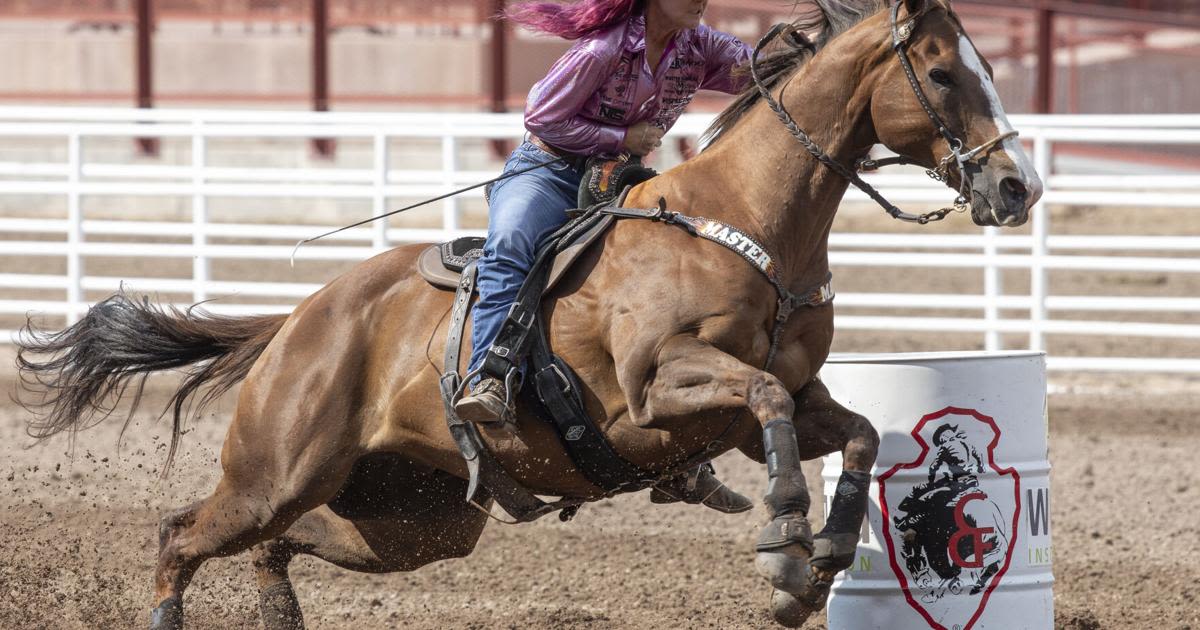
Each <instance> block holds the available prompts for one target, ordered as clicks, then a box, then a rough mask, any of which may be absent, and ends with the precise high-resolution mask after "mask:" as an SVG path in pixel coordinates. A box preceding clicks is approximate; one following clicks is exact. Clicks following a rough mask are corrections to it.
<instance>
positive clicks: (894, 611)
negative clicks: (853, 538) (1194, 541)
mask: <svg viewBox="0 0 1200 630" xmlns="http://www.w3.org/2000/svg"><path fill="white" fill-rule="evenodd" d="M821 379H822V380H823V381H824V382H825V384H826V385H827V386H828V387H829V391H830V392H831V393H832V395H833V398H834V399H835V400H837V401H838V402H840V403H842V404H843V405H845V406H846V407H848V408H850V409H852V410H854V411H856V412H858V413H860V414H862V415H864V416H866V417H867V418H868V419H869V420H870V421H871V424H872V425H873V426H874V427H875V429H876V430H878V431H879V436H880V447H879V457H878V459H877V460H876V462H875V469H874V470H873V471H872V478H871V492H870V495H871V500H870V505H869V508H868V522H867V523H864V526H863V529H862V538H861V539H860V541H859V546H858V556H857V558H856V559H855V562H854V566H853V567H852V568H851V569H850V570H848V571H846V572H844V573H843V574H842V575H841V576H839V577H838V579H837V580H836V581H835V582H834V585H833V592H832V594H831V596H830V599H829V627H830V629H831V630H867V629H871V628H879V629H885V628H886V629H888V630H906V629H925V628H934V629H941V630H968V629H971V628H975V629H981V630H982V629H996V630H1020V629H1023V628H1030V629H1042V628H1052V627H1053V624H1054V601H1053V590H1052V589H1053V584H1054V578H1053V576H1052V574H1051V565H1050V560H1051V545H1050V478H1049V473H1050V464H1049V462H1048V461H1047V443H1046V432H1047V420H1046V362H1045V356H1044V354H1043V353H1041V352H964V353H907V354H891V355H840V356H839V355H834V356H832V357H830V360H829V361H828V362H826V364H825V367H824V368H823V369H822V370H821ZM841 470H842V461H841V457H840V455H837V454H835V455H832V456H830V457H828V458H826V461H825V466H824V473H823V478H824V482H825V484H824V486H825V510H826V512H828V510H829V505H830V501H831V498H832V496H833V493H834V492H835V491H836V486H837V481H838V477H839V475H840V474H841Z"/></svg>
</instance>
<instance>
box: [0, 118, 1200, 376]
mask: <svg viewBox="0 0 1200 630" xmlns="http://www.w3.org/2000/svg"><path fill="white" fill-rule="evenodd" d="M1013 119H1014V123H1015V125H1016V126H1017V127H1018V128H1019V129H1020V130H1021V133H1022V138H1023V139H1024V140H1025V141H1026V142H1027V143H1029V145H1030V148H1031V150H1032V156H1033V158H1034V161H1035V163H1036V164H1037V167H1038V170H1039V172H1041V173H1042V174H1043V179H1044V180H1045V182H1046V194H1045V196H1044V198H1043V201H1042V202H1041V203H1040V204H1039V206H1038V207H1037V208H1035V212H1034V215H1033V217H1034V218H1033V221H1032V230H1031V233H1030V234H1007V233H1003V232H1001V231H999V230H998V229H995V228H985V229H982V230H980V231H979V232H978V233H974V234H921V235H912V234H904V235H898V234H883V233H857V232H855V233H835V234H834V235H833V236H832V237H831V239H830V244H831V254H830V260H831V262H832V264H833V265H834V266H835V268H842V269H843V270H844V269H847V268H851V267H897V266H899V267H904V268H911V269H924V268H932V269H947V268H957V269H973V270H979V271H980V272H981V273H982V274H983V280H984V282H983V287H984V290H983V291H982V292H981V293H979V294H967V295H963V294H945V293H894V292H880V293H854V292H848V293H842V294H840V295H839V296H838V301H839V304H840V305H841V306H842V307H843V309H841V310H840V311H839V315H838V319H837V324H838V326H839V328H843V329H858V330H889V331H896V330H911V331H956V332H966V333H979V334H981V335H982V336H983V339H984V343H983V345H984V347H985V348H987V349H1000V348H1001V347H1002V342H1003V341H1005V339H1006V338H1005V337H1002V336H1004V335H1009V336H1010V337H1008V338H1007V339H1008V341H1009V343H1010V345H1011V335H1012V334H1014V333H1015V334H1021V335H1024V336H1026V338H1027V340H1028V341H1027V347H1029V348H1031V349H1044V348H1045V347H1046V339H1045V338H1046V336H1047V335H1054V336H1059V335H1063V336H1067V335H1086V336H1100V337H1107V336H1112V337H1138V336H1145V337H1158V338H1165V339H1181V340H1187V339H1200V319H1197V318H1196V317H1195V316H1196V314H1197V313H1200V298H1196V297H1191V296H1188V295H1148V296H1140V297H1135V296H1129V295H1108V296H1105V295H1056V294H1052V293H1051V292H1050V290H1049V287H1048V282H1047V278H1048V274H1049V273H1050V272H1052V271H1061V270H1073V271H1079V272H1156V273H1169V274H1185V275H1189V276H1191V275H1194V274H1197V273H1200V257H1198V256H1197V255H1196V253H1197V252H1200V236H1197V235H1190V234H1170V235H1157V236H1156V235H1137V234H1124V235H1103V234H1082V235H1081V234H1054V233H1052V232H1051V222H1050V213H1049V212H1047V211H1046V206H1047V205H1049V204H1054V205H1067V206H1071V205H1075V206H1127V207H1140V208H1179V209H1180V211H1181V212H1187V211H1190V210H1200V173H1176V174H1170V175H1164V174H1146V173H1145V172H1130V173H1129V174H1117V175H1107V174H1106V175H1095V174H1088V173H1079V172H1071V171H1070V169H1063V168H1060V169H1059V170H1057V171H1055V172H1051V169H1050V165H1051V164H1053V163H1054V162H1053V160H1054V158H1055V153H1054V151H1055V145H1056V143H1071V144H1072V145H1080V144H1106V145H1122V144H1137V145H1138V146H1139V147H1140V148H1144V147H1146V146H1148V145H1161V146H1169V147H1181V146H1186V147H1191V148H1195V147H1197V146H1200V115H1168V116H1040V117H1038V116H1015V117H1013ZM709 120H710V117H709V116H707V115H688V116H685V117H683V118H682V119H681V120H680V122H679V124H677V125H676V127H675V128H674V129H672V131H671V134H670V136H671V137H681V138H682V137H686V138H694V137H695V136H696V135H698V134H699V133H700V132H701V131H702V130H703V129H704V127H705V126H706V125H707V123H708V122H709ZM521 133H522V128H521V120H520V116H519V115H513V114H373V113H344V112H338V113H324V114H315V113H309V112H258V111H205V110H132V109H89V108H23V107H8V108H0V143H2V144H3V146H7V147H22V146H24V145H29V146H31V147H32V146H33V145H35V144H37V143H43V144H44V143H47V142H49V143H51V144H53V145H54V146H55V147H56V149H55V150H56V151H57V153H58V157H59V158H60V159H48V158H46V157H45V156H43V155H41V154H36V151H34V150H33V149H30V151H29V156H24V155H17V156H16V157H15V158H14V157H11V156H13V155H14V152H13V151H5V152H4V159H3V160H0V202H3V201H4V200H5V199H6V198H7V199H10V200H11V199H14V198H26V197H28V196H35V197H38V198H60V199H65V202H66V213H65V214H66V216H65V218H48V217H47V216H46V213H41V214H40V215H38V214H34V215H32V216H30V215H26V216H13V212H11V211H6V212H4V213H3V215H2V216H0V257H13V258H12V259H17V258H25V259H29V258H31V257H38V258H57V259H63V260H65V261H66V265H65V266H66V272H65V274H61V275H54V274H41V273H10V271H12V270H11V269H0V291H4V292H5V294H6V295H9V296H11V295H13V294H14V292H17V293H19V292H20V291H23V290H24V291H38V292H40V293H39V294H38V295H39V296H41V297H40V298H39V299H4V300H0V316H4V315H8V316H9V317H10V319H11V317H12V316H13V315H17V314H23V313H26V312H29V311H38V312H44V313H48V314H55V315H61V316H63V317H65V318H66V320H67V321H71V320H72V319H74V318H77V317H79V316H80V315H81V314H82V313H83V312H85V311H86V309H87V307H88V302H87V300H85V299H84V296H85V295H86V293H87V292H89V291H110V290H114V289H116V288H117V287H118V286H119V285H120V283H121V282H123V281H124V282H129V283H132V284H133V285H134V286H136V287H137V288H138V289H139V290H147V291H159V292H164V293H171V294H177V295H178V294H183V295H189V296H190V298H191V299H192V300H194V301H199V300H205V299H209V298H211V297H215V296H221V295H229V294H237V295H239V296H240V297H241V298H243V299H245V298H271V299H274V300H276V301H277V300H279V299H284V300H286V301H292V302H294V301H296V300H298V299H300V298H302V297H304V296H306V295H308V294H310V293H311V292H313V291H315V290H316V289H317V288H319V285H318V284H314V283H300V282H291V283H289V282H269V281H261V280H257V279H255V278H239V279H237V280H236V281H230V280H216V279H214V278H213V277H212V272H211V268H212V263H213V262H214V261H227V260H286V259H288V258H289V257H290V256H291V254H292V245H291V243H292V242H294V241H296V240H299V239H300V238H304V237H308V236H311V235H313V234H315V233H319V232H321V231H324V230H325V229H329V228H332V227H334V226H325V225H313V224H299V223H296V222H293V223H287V222H286V221H285V222H284V223H282V224H278V223H271V224H269V225H268V224H266V223H262V222H256V221H255V217H254V216H250V215H247V216H246V217H244V219H241V218H240V219H239V220H238V222H216V221H212V220H210V219H209V203H210V201H211V200H212V199H215V198H222V199H226V198H263V199H289V200H296V199H305V200H322V201H329V200H360V201H366V202H369V206H368V207H369V211H370V213H371V214H380V213H382V212H384V211H386V210H388V209H389V203H390V202H391V201H392V200H395V199H400V198H418V197H424V196H433V195H438V194H442V193H445V192H447V191H449V190H452V189H454V188H456V187H460V186H462V185H464V184H468V183H473V182H476V181H479V180H483V179H487V178H489V177H492V176H494V173H495V169H496V168H498V165H497V164H493V165H492V168H491V169H480V168H478V167H477V168H474V169H466V168H461V167H460V164H461V163H462V162H463V158H464V157H465V156H464V152H465V151H466V149H465V148H464V145H466V144H469V143H473V144H472V146H475V145H480V144H481V143H480V142H479V141H481V140H512V139H516V138H519V137H520V135H521ZM146 136H154V137H159V138H176V139H180V140H181V141H182V142H184V143H185V144H186V146H187V147H188V148H187V149H186V153H185V155H186V157H187V159H186V160H184V163H177V164H172V163H163V161H160V162H159V163H140V162H141V160H133V159H130V160H126V161H118V160H113V159H112V158H111V157H110V158H109V159H107V160H105V159H102V158H103V157H104V155H108V154H111V153H114V152H113V151H107V152H104V151H101V152H94V151H92V152H89V151H87V150H85V149H87V148H89V147H91V146H92V143H101V142H108V143H111V142H112V141H113V139H118V140H128V139H132V138H140V137H146ZM310 138H331V139H335V140H341V141H354V142H360V143H363V146H365V147H369V149H367V150H366V151H367V152H368V153H369V157H370V159H369V160H360V161H359V162H360V163H359V164H357V165H356V166H354V167H346V168H341V167H339V168H329V167H328V166H323V167H314V166H312V165H310V164H306V165H302V166H297V167H280V166H273V165H253V166H230V165H214V164H210V163H209V147H210V146H211V144H212V143H213V142H225V141H229V140H231V139H243V140H253V141H255V142H260V143H267V145H266V146H267V149H266V150H267V151H270V150H271V148H270V146H269V143H270V142H280V141H288V140H292V139H310ZM414 139H417V140H420V139H425V141H426V144H427V145H428V146H431V147H436V148H434V149H432V151H434V153H435V154H434V155H430V156H429V157H430V160H428V161H427V162H426V163H425V164H424V168H419V169H409V168H401V167H399V166H396V165H393V164H390V163H389V162H390V160H389V155H390V149H391V148H392V147H393V146H394V143H397V142H402V141H411V140H414ZM431 140H436V142H430V141H431ZM63 148H65V151H63V150H62V149H63ZM51 152H52V153H53V152H54V151H51ZM664 153H665V155H664V156H661V157H660V160H662V162H663V163H661V164H660V166H669V165H670V163H672V162H674V161H677V160H678V159H679V156H678V154H677V153H675V154H672V153H671V152H669V151H665V152H664ZM35 154H36V155H35ZM130 155H132V153H130ZM471 157H472V158H474V159H473V160H472V163H479V162H480V161H481V160H480V159H479V157H480V156H479V155H472V156H471ZM62 158H65V159H62ZM135 162H139V163H135ZM867 179H868V180H869V181H872V182H873V183H874V184H876V185H877V186H879V187H880V188H881V189H882V190H883V191H884V193H885V194H886V195H887V196H888V197H889V198H891V199H893V200H895V201H897V202H906V203H913V204H921V203H931V204H932V203H941V202H944V201H945V200H946V198H947V195H948V194H949V193H948V191H946V190H945V189H944V188H943V187H942V186H941V185H940V184H937V183H936V182H932V181H930V180H929V179H928V178H926V177H924V175H922V174H920V173H919V172H908V173H902V174H887V175H883V174H876V175H872V176H869V177H868V178H867ZM141 197H165V198H172V199H178V200H184V203H185V204H187V205H188V207H189V212H190V215H191V216H190V219H191V220H190V221H169V220H125V219H120V220H114V219H111V218H110V219H95V218H88V217H86V216H85V214H86V213H85V211H84V204H83V200H84V199H85V198H88V199H103V198H120V199H134V198H141ZM466 198H467V199H478V198H479V196H478V194H475V196H474V197H472V196H470V195H468V196H466ZM846 199H847V202H848V203H849V202H854V201H861V200H865V197H864V196H863V195H861V194H860V193H857V192H856V191H852V192H851V193H850V194H848V195H847V198H846ZM461 201H462V200H461V199H450V200H447V201H446V202H443V203H442V204H441V214H440V225H439V226H438V227H434V228H422V229H413V228H399V227H393V226H389V225H388V224H387V223H385V222H377V223H375V224H372V225H369V226H364V227H361V228H355V229H352V230H347V231H345V232H342V233H340V234H337V235H335V236H333V237H331V238H330V239H329V240H330V241H331V242H333V243H336V244H333V245H323V246H319V247H308V248H305V249H303V250H301V257H302V259H305V260H330V261H353V260H359V259H362V258H365V257H368V256H370V255H373V254H376V253H378V252H380V251H383V250H385V249H387V248H389V247H391V246H393V245H396V244H400V243H407V242H422V241H436V240H443V239H446V238H450V237H454V236H459V235H463V234H478V233H479V230H478V229H474V230H472V229H466V228H464V227H463V226H462V225H461V223H462V219H463V213H462V208H461ZM364 218H365V217H364ZM264 235H269V236H264ZM96 237H106V238H107V237H121V238H122V239H123V240H122V241H121V242H96V241H94V240H93V239H94V238H96ZM51 239H52V240H51ZM181 239H183V240H186V241H187V242H182V243H181V242H179V241H180V240H181ZM222 239H257V240H264V239H270V240H278V241H279V244H275V245H246V244H228V243H220V242H212V241H214V240H222ZM130 241H132V242H130ZM164 241H166V242H164ZM1114 253H1116V254H1118V255H1114ZM99 258H121V259H130V258H132V259H139V260H142V259H144V260H146V261H154V260H159V259H182V260H189V259H190V260H191V261H192V265H191V269H192V273H191V275H190V277H180V278H151V277H135V278H121V277H114V276H111V275H108V276H102V275H94V274H90V273H88V271H87V265H86V264H85V262H86V261H87V260H92V259H99ZM1014 269H1015V270H1020V271H1022V272H1027V273H1028V285H1029V290H1028V291H1026V292H1023V293H1020V294H1014V293H1012V292H1011V291H1009V292H1006V291H1005V287H1004V286H1003V282H1002V277H1003V276H1002V272H1003V271H1004V270H1014ZM835 273H836V269H835ZM1010 273H1011V272H1010ZM47 290H52V291H58V292H60V294H61V299H58V300H47V299H45V298H44V294H45V291H47ZM268 301H270V300H268ZM930 304H936V305H938V306H939V308H942V309H950V310H966V311H974V312H977V313H978V316H976V317H958V316H955V317H941V316H939V317H927V316H918V315H912V314H910V313H911V311H914V310H922V311H927V310H929V308H930V307H929V305H930ZM290 308H291V307H290V306H288V305H280V304H237V305H231V304H220V303H215V304H212V309H213V310H216V311H221V312H227V313H248V312H286V311H287V310H289V309H290ZM861 309H871V310H872V311H879V310H881V309H882V310H886V311H888V312H889V314H887V315H878V314H859V313H858V312H857V311H858V310H861ZM1080 312H1088V313H1094V314H1098V315H1099V314H1104V313H1112V312H1123V313H1145V314H1150V313H1152V314H1154V315H1156V316H1162V315H1168V316H1172V319H1173V320H1174V321H1170V322H1161V321H1145V322H1136V321H1134V322H1131V321H1125V320H1124V319H1122V318H1113V319H1110V320H1092V319H1089V320H1079V319H1063V318H1059V317H1055V316H1054V314H1056V313H1080ZM1190 322H1197V323H1190ZM14 334H15V333H14V331H12V330H0V341H9V340H11V338H12V336H13V335H14ZM1049 365H1050V367H1051V368H1052V369H1070V370H1085V369H1095V370H1132V371H1141V370H1154V371H1172V372H1190V373H1200V359H1190V358H1154V357H1104V356H1088V357H1081V356H1055V355H1052V356H1051V357H1050V360H1049Z"/></svg>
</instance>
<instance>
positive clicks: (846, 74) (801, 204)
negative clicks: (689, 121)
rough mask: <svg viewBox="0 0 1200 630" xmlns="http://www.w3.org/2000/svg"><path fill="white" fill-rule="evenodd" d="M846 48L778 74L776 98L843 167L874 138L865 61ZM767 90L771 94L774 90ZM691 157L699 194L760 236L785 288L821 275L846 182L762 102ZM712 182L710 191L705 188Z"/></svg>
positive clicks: (804, 285)
mask: <svg viewBox="0 0 1200 630" xmlns="http://www.w3.org/2000/svg"><path fill="white" fill-rule="evenodd" d="M847 35H850V34H847ZM838 39H839V40H840V39H841V38H838ZM833 43H834V44H844V42H840V41H838V40H835V41H834V42H833ZM846 43H848V42H846ZM853 50H854V49H853V48H851V47H847V46H845V45H839V46H838V47H837V49H826V50H824V51H822V53H821V54H819V55H817V56H816V57H814V58H813V59H812V60H811V61H809V62H808V63H807V64H806V65H805V67H803V68H802V69H801V70H800V71H799V72H798V73H797V74H796V75H795V76H794V77H792V78H790V79H784V81H783V82H782V83H783V84H785V85H786V87H785V88H784V92H783V94H784V96H783V99H781V100H782V101H783V102H790V103H801V104H800V105H792V106H790V107H789V108H788V109H789V113H790V114H791V115H792V117H793V118H794V119H795V121H796V123H797V124H798V125H799V126H800V128H801V129H803V130H804V131H805V132H806V133H807V134H808V135H809V136H810V137H811V138H812V140H813V141H815V142H816V143H817V144H818V145H820V146H821V148H822V149H824V150H825V152H827V153H828V154H829V155H831V156H832V157H833V158H834V159H835V160H838V161H839V162H841V163H842V164H845V165H848V166H849V165H851V164H852V163H853V161H854V159H856V158H857V157H859V156H861V155H863V154H864V153H865V151H866V150H867V149H869V148H870V146H871V144H872V143H873V141H874V132H873V131H872V130H871V129H870V120H869V119H870V116H869V113H868V112H867V108H868V106H869V103H870V98H869V95H870V86H869V85H866V78H865V77H864V76H861V73H863V72H864V71H865V68H866V66H867V64H862V63H860V62H859V60H858V59H856V58H855V56H856V55H857V54H862V53H861V50H860V51H859V52H858V53H852V52H851V51H853ZM774 94H775V96H776V98H777V99H778V98H779V94H780V93H779V90H778V89H776V90H775V92H774ZM696 160H697V161H698V164H697V165H696V167H697V169H698V170H700V172H701V173H704V172H705V171H706V170H707V171H709V173H707V175H708V177H706V193H705V194H706V195H707V194H715V195H716V197H715V198H716V199H722V200H729V201H730V202H731V203H729V205H727V206H726V205H724V202H723V204H722V205H723V210H724V211H726V212H728V214H727V215H726V216H725V217H720V218H723V219H724V218H726V217H728V220H729V221H730V222H736V223H737V225H738V226H739V227H742V228H744V229H745V230H747V231H749V232H750V233H751V234H753V235H755V236H756V237H758V238H759V239H761V242H762V243H763V244H764V245H766V246H767V248H768V249H769V250H770V251H771V252H772V253H774V254H775V255H776V256H777V257H778V258H779V261H778V264H779V265H780V269H781V271H782V272H783V275H784V278H785V279H786V281H787V282H788V283H789V284H790V285H792V287H791V288H792V289H793V290H802V289H804V288H808V287H811V286H812V285H813V284H816V283H818V282H820V281H821V280H822V279H823V278H824V276H825V274H826V273H827V272H828V269H829V263H828V255H827V241H828V239H829V229H830V226H831V224H832V223H833V216H834V213H835V212H836V211H837V207H838V204H839V203H840V202H841V199H842V195H843V194H845V192H846V188H847V186H848V185H849V184H848V182H847V181H846V180H845V179H843V178H842V177H840V176H839V175H837V174H836V173H834V172H833V171H832V170H830V169H829V168H828V167H826V166H823V165H821V164H820V163H819V162H817V161H816V159H814V158H813V157H812V156H811V155H810V154H809V153H808V151H807V150H805V149H804V147H803V146H801V144H800V143H799V142H798V141H797V140H796V139H795V138H793V137H792V135H791V134H790V133H788V131H787V129H786V128H785V127H784V126H783V124H782V123H781V122H780V121H779V119H778V118H777V117H776V115H775V113H774V112H772V111H771V110H770V109H769V108H768V107H767V106H766V103H762V102H760V103H759V104H758V105H756V106H755V107H754V108H753V109H752V110H751V111H750V112H748V113H747V114H746V115H745V117H744V118H743V119H742V120H741V121H739V122H738V123H737V124H736V125H735V126H734V127H733V128H731V129H729V130H728V131H726V132H725V134H724V137H723V138H722V139H721V140H720V141H719V142H717V143H716V144H715V145H713V147H712V148H711V149H709V150H707V151H705V152H704V153H702V154H701V155H700V156H698V157H697V158H696ZM712 185H715V186H717V188H718V189H717V190H715V191H714V190H712V188H709V186H712Z"/></svg>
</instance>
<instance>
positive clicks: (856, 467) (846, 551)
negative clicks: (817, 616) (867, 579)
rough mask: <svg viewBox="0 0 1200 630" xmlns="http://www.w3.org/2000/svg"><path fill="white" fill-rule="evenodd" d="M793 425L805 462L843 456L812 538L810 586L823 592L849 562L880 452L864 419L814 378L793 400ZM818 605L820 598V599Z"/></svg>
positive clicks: (874, 433) (872, 432)
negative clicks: (819, 527)
mask: <svg viewBox="0 0 1200 630" xmlns="http://www.w3.org/2000/svg"><path fill="white" fill-rule="evenodd" d="M795 403H796V414H795V416H794V418H793V424H794V425H795V427H796V432H797V440H798V443H799V445H800V450H801V456H802V457H803V458H804V459H806V460H808V459H814V458H816V457H820V456H823V455H828V454H829V453H832V452H834V451H841V453H842V474H841V477H840V478H839V479H838V482H837V486H836V489H835V491H834V495H833V504H832V505H831V506H830V508H829V516H828V517H827V518H826V519H825V527H824V529H822V530H821V531H820V532H819V533H818V534H817V535H816V536H815V539H814V544H813V547H814V549H813V555H812V558H811V559H810V560H809V564H810V565H811V567H812V575H813V580H812V585H813V587H814V588H816V589H819V590H823V591H824V594H825V595H827V594H828V589H829V585H830V584H831V583H832V582H833V578H834V576H835V575H836V574H837V573H838V572H839V571H843V570H845V569H847V568H849V567H850V566H851V565H853V564H854V554H855V550H856V549H857V548H858V539H859V536H860V530H861V528H862V522H863V519H864V518H865V517H866V515H867V499H868V494H869V493H870V485H871V467H872V466H874V465H875V456H876V453H877V452H878V450H879V434H878V433H877V432H876V431H875V428H874V427H872V426H871V423H870V422H868V421H867V419H866V418H864V417H862V416H861V415H859V414H856V413H854V412H852V411H850V410H848V409H846V408H845V407H843V406H842V405H841V404H839V403H838V402H837V401H835V400H834V399H833V398H832V397H831V396H830V395H829V390H828V389H826V387H825V384H824V383H822V382H821V381H820V380H819V379H816V378H814V379H813V380H812V381H810V382H809V383H808V384H807V385H805V386H804V389H802V390H800V393H798V394H797V395H796V397H795ZM821 599H822V603H823V600H824V595H821Z"/></svg>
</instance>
